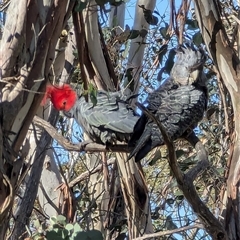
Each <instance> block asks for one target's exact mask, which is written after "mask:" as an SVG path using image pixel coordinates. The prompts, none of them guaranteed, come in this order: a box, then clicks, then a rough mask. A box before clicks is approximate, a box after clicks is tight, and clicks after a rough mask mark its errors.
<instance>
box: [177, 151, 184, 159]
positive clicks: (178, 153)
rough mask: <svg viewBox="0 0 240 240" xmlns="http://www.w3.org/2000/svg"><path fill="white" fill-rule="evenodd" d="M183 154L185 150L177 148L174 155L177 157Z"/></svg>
mask: <svg viewBox="0 0 240 240" xmlns="http://www.w3.org/2000/svg"><path fill="white" fill-rule="evenodd" d="M184 154H185V152H184V151H183V150H182V149H179V150H177V151H176V157H177V159H178V158H180V157H181V156H183V155H184Z"/></svg>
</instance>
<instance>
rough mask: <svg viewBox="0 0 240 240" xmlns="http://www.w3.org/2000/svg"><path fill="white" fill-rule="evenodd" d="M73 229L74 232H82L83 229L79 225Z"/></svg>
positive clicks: (75, 225) (76, 224)
mask: <svg viewBox="0 0 240 240" xmlns="http://www.w3.org/2000/svg"><path fill="white" fill-rule="evenodd" d="M73 229H74V232H81V231H82V229H81V227H80V225H79V224H78V223H75V224H74V225H73Z"/></svg>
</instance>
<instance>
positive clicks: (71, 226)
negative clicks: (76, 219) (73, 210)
mask: <svg viewBox="0 0 240 240" xmlns="http://www.w3.org/2000/svg"><path fill="white" fill-rule="evenodd" d="M73 228H74V227H73V225H72V224H71V223H68V224H67V225H66V226H65V229H67V230H68V231H71V230H73Z"/></svg>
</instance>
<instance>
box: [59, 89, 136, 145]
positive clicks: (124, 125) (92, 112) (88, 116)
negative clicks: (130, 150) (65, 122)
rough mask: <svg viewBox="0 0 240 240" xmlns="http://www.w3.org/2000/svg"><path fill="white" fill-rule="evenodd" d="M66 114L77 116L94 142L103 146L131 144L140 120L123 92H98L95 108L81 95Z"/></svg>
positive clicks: (77, 119) (76, 118)
mask: <svg viewBox="0 0 240 240" xmlns="http://www.w3.org/2000/svg"><path fill="white" fill-rule="evenodd" d="M64 114H65V115H66V116H68V117H74V118H75V120H76V121H77V122H78V123H79V124H80V125H81V126H82V128H83V130H84V131H85V133H87V134H88V135H89V137H90V138H91V140H93V141H95V142H97V143H103V144H107V143H111V144H112V143H115V142H116V141H125V142H128V140H129V138H130V136H131V134H132V132H133V128H134V125H135V124H136V122H137V120H138V118H139V116H137V115H136V114H135V113H134V111H133V109H132V108H131V107H129V101H128V98H127V97H126V96H125V95H124V94H123V93H122V92H121V91H119V92H106V91H98V93H97V104H96V105H95V106H93V104H92V102H86V101H85V98H84V97H83V96H81V97H80V98H79V99H78V101H77V102H76V104H75V105H74V106H73V108H72V109H71V110H70V111H68V112H64Z"/></svg>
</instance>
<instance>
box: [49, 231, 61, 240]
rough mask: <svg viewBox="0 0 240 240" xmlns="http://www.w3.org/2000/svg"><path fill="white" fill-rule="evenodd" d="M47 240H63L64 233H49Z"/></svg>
mask: <svg viewBox="0 0 240 240" xmlns="http://www.w3.org/2000/svg"><path fill="white" fill-rule="evenodd" d="M46 238H47V240H63V238H62V233H56V232H55V231H49V232H47V233H46Z"/></svg>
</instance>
